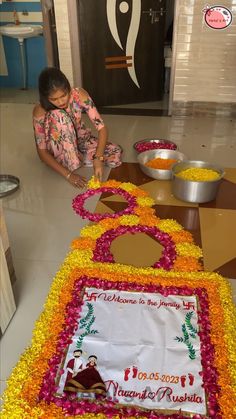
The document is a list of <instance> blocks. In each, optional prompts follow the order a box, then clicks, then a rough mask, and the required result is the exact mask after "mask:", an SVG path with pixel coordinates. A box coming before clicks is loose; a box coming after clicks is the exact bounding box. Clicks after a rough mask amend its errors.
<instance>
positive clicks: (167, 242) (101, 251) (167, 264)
mask: <svg viewBox="0 0 236 419" xmlns="http://www.w3.org/2000/svg"><path fill="white" fill-rule="evenodd" d="M126 233H131V234H136V233H147V234H150V235H151V236H152V237H154V238H155V239H156V240H157V241H158V242H160V243H161V244H162V245H163V246H164V250H163V252H162V256H161V258H160V259H159V261H158V262H155V263H154V265H153V267H154V268H163V269H165V270H170V269H171V268H172V266H173V263H174V260H175V258H176V251H175V243H174V242H173V241H172V240H171V238H170V236H169V234H167V233H163V232H162V231H160V230H159V229H158V228H157V227H149V226H143V225H135V226H125V225H124V226H123V225H120V226H119V227H117V228H116V229H111V230H108V231H106V232H105V233H103V234H102V235H101V237H100V238H98V239H97V241H96V247H95V249H94V251H93V261H95V262H111V263H114V262H115V261H114V257H113V255H112V254H111V252H110V247H111V243H112V241H113V240H114V239H115V238H116V237H118V236H121V235H123V234H126Z"/></svg>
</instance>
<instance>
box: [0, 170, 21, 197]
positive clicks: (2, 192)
mask: <svg viewBox="0 0 236 419" xmlns="http://www.w3.org/2000/svg"><path fill="white" fill-rule="evenodd" d="M19 186H20V180H19V179H18V177H16V176H12V175H0V198H3V197H4V196H7V195H10V194H11V193H13V192H15V191H16V190H17V189H18V188H19Z"/></svg>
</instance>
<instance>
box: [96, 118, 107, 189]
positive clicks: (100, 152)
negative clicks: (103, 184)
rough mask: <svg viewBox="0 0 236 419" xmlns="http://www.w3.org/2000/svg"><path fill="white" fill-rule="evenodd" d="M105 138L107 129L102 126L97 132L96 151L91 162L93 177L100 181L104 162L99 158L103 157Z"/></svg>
mask: <svg viewBox="0 0 236 419" xmlns="http://www.w3.org/2000/svg"><path fill="white" fill-rule="evenodd" d="M107 138H108V131H107V127H106V126H105V125H104V127H103V128H101V129H100V130H99V131H98V145H97V150H96V153H95V156H94V160H93V169H94V175H95V176H96V178H97V179H99V180H100V181H101V180H102V175H103V167H104V162H103V160H100V157H103V155H104V150H105V147H106V143H107Z"/></svg>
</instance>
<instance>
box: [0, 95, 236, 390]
mask: <svg viewBox="0 0 236 419" xmlns="http://www.w3.org/2000/svg"><path fill="white" fill-rule="evenodd" d="M22 97H23V96H22ZM13 100H14V97H13V98H12V99H11V100H7V99H5V103H4V99H3V98H2V99H1V102H2V103H1V109H0V111H1V143H2V144H1V150H2V152H1V173H5V174H12V175H15V176H18V177H19V178H20V182H21V187H20V189H19V190H18V191H17V192H16V193H15V194H13V195H11V196H9V197H6V198H3V199H2V205H3V207H4V214H5V218H6V222H7V228H8V233H9V238H10V245H11V251H12V255H13V261H14V266H15V271H16V276H17V282H16V284H15V289H14V291H15V295H16V301H17V311H16V313H15V315H14V317H13V319H12V321H11V323H10V325H9V327H8V329H7V330H6V332H5V334H4V336H3V338H2V340H1V377H0V379H1V388H4V386H5V380H6V379H7V377H8V376H9V374H10V372H11V369H12V368H13V366H14V365H15V364H16V362H17V360H18V359H19V356H20V354H21V353H22V352H23V351H24V349H25V347H26V346H27V345H28V344H29V343H30V337H31V333H32V329H33V326H34V322H35V321H36V319H37V318H38V316H39V314H40V312H41V311H42V308H43V303H44V301H45V298H46V296H47V293H48V290H49V287H50V284H51V281H52V278H53V276H54V274H55V272H56V271H57V270H58V269H59V267H60V264H61V263H62V261H63V259H64V257H65V255H66V253H67V252H68V250H69V245H70V242H71V240H72V239H73V238H74V237H76V236H77V235H79V232H80V229H81V227H82V226H83V225H85V223H86V221H85V220H81V219H80V218H79V217H78V216H76V215H75V214H74V212H73V210H72V208H71V201H72V198H73V197H74V196H75V195H76V193H77V192H78V191H77V190H75V189H73V188H72V187H71V185H70V184H69V183H67V182H66V181H65V179H63V178H61V177H60V176H59V175H57V174H55V173H53V172H52V171H51V170H50V169H49V168H47V167H45V166H44V165H43V164H42V163H41V162H40V160H39V159H38V156H37V154H36V150H35V146H34V140H33V131H32V127H31V112H32V104H31V103H33V101H34V100H33V96H32V98H30V97H28V99H27V100H25V96H24V97H23V99H22V98H21V99H19V98H18V99H17V100H16V102H17V103H13ZM22 102H25V103H22ZM104 119H105V121H106V123H107V125H108V128H109V132H110V138H111V139H112V140H113V141H115V142H118V143H120V144H121V145H122V147H123V148H124V162H125V163H124V164H123V165H122V166H121V167H120V168H118V169H115V170H113V171H112V172H111V173H110V175H109V171H108V170H106V177H107V176H110V177H113V178H117V179H118V178H119V179H120V180H123V181H131V182H133V183H136V184H137V185H140V186H141V185H142V187H143V188H144V189H145V190H147V191H148V192H149V193H150V194H151V195H152V196H153V197H154V199H155V201H156V211H157V213H159V215H160V216H161V217H163V218H166V217H168V218H176V219H177V220H178V221H179V222H180V223H181V224H183V225H184V227H185V228H186V229H189V230H191V231H192V232H193V234H194V237H195V240H196V242H197V243H198V244H200V245H202V246H203V250H204V263H205V268H206V269H209V270H219V268H220V270H221V272H222V273H224V275H228V276H230V277H231V278H236V271H235V259H236V248H235V246H236V245H235V243H236V242H235V229H236V227H235V226H236V211H235V209H236V208H235V207H236V189H235V181H236V142H235V138H236V123H235V121H232V120H230V119H223V118H219V119H215V118H176V117H173V118H170V117H153V116H150V117H148V116H139V117H137V116H121V115H105V116H104ZM150 137H152V138H153V137H157V138H167V139H170V140H173V141H175V142H176V143H177V144H178V147H179V149H180V150H181V151H182V152H183V153H185V154H186V155H187V156H188V157H189V158H190V159H201V160H208V161H210V162H215V163H218V164H221V165H222V166H224V167H225V168H231V169H227V170H226V177H225V180H224V182H223V185H222V188H221V191H220V193H219V196H218V200H217V201H216V203H213V204H210V205H209V206H208V205H206V206H202V205H201V206H199V207H198V206H191V205H186V203H183V202H181V201H177V200H175V199H174V197H173V196H172V195H171V190H170V183H169V182H167V181H165V182H158V181H153V180H152V179H150V178H147V177H146V176H145V175H143V174H142V173H141V172H140V170H139V167H138V166H137V164H136V153H135V151H134V149H133V147H132V144H133V143H134V142H135V141H137V140H139V139H142V138H150ZM83 172H84V173H85V174H86V176H87V178H89V177H90V176H91V174H92V172H91V169H86V170H85V169H84V171H83ZM97 199H98V197H97V198H96V199H93V200H92V199H91V200H89V202H88V205H89V208H90V210H91V211H93V210H94V209H95V208H96V205H98V206H97V208H98V209H99V208H101V206H104V207H103V208H109V209H110V210H111V211H113V210H114V209H115V208H116V207H117V205H124V204H122V202H119V201H117V200H116V198H114V197H113V198H110V197H106V198H104V199H103V200H102V204H101V202H99V203H97ZM123 239H124V238H123ZM117 240H118V239H117ZM120 240H122V238H120ZM143 240H145V246H143ZM126 244H127V241H126V238H125V241H122V243H121V244H119V242H118V241H117V243H116V244H115V242H114V245H115V248H114V249H113V251H114V252H117V256H116V257H118V258H122V257H123V256H124V255H123V256H122V254H121V249H122V247H124V246H125V245H126ZM136 244H137V246H140V248H141V253H142V254H143V259H142V261H141V263H143V264H148V263H150V264H151V263H152V257H154V256H155V254H154V253H153V249H152V241H151V240H149V238H145V239H144V238H143V237H138V238H137V242H136ZM149 245H150V246H149ZM129 248H130V244H129ZM143 249H148V251H147V253H146V254H145V252H143ZM155 251H156V249H155ZM124 262H125V263H129V262H130V260H128V261H127V260H126V261H124ZM229 274H230V275H229ZM231 282H232V285H233V287H234V293H236V286H235V285H236V280H235V279H234V280H231Z"/></svg>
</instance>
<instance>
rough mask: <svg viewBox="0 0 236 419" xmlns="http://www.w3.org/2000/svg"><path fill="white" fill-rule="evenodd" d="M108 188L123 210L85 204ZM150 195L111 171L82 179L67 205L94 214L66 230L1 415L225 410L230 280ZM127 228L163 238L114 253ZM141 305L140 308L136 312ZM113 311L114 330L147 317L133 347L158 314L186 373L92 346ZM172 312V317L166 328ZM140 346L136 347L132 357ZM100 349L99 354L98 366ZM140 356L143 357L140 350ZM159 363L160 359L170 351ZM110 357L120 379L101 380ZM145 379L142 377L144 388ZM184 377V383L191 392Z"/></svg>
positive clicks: (234, 390) (230, 377)
mask: <svg viewBox="0 0 236 419" xmlns="http://www.w3.org/2000/svg"><path fill="white" fill-rule="evenodd" d="M107 192H109V194H114V195H115V194H119V195H121V196H122V197H123V198H124V199H125V200H126V201H127V207H126V209H125V210H123V211H122V212H120V213H115V214H96V213H95V214H91V213H90V212H89V211H87V210H86V209H85V207H84V205H85V201H86V199H88V198H89V197H91V196H93V195H94V194H96V193H99V194H100V193H107ZM153 204H154V202H153V201H152V199H151V198H150V197H149V196H148V194H146V192H144V191H142V190H141V189H139V188H138V187H136V186H135V185H133V184H131V183H121V182H117V181H113V180H110V181H107V182H104V183H102V184H100V183H99V182H97V181H95V180H94V179H91V181H90V182H89V189H88V191H87V192H86V193H85V194H82V195H79V196H78V197H76V198H75V199H74V201H73V208H74V210H75V211H76V212H77V213H78V214H79V215H81V216H82V217H86V218H88V219H89V220H90V221H93V222H95V223H96V224H91V225H87V226H86V227H84V228H83V229H82V230H81V234H80V237H78V238H76V239H75V240H73V242H72V245H71V248H72V249H71V252H70V253H69V254H68V256H67V257H66V259H65V261H64V262H63V264H62V265H61V267H60V270H59V272H58V273H57V275H56V276H55V278H54V281H53V283H52V286H51V289H50V292H49V295H48V297H47V300H46V303H45V306H44V311H43V312H42V314H41V316H40V318H39V319H38V321H37V323H36V326H35V329H34V332H33V338H32V342H31V345H30V347H28V348H27V349H26V351H25V352H24V353H23V355H22V356H21V358H20V360H19V362H18V364H17V365H16V367H15V368H14V370H13V372H12V374H11V376H10V378H9V379H8V383H7V389H6V390H5V392H4V395H3V400H4V404H3V408H2V413H1V417H3V418H4V419H18V418H19V419H21V418H42V419H62V418H64V417H67V418H101V419H102V418H106V417H107V418H117V419H118V418H124V417H129V418H150V419H154V418H159V419H161V418H163V419H164V418H168V419H170V418H175V419H184V418H186V419H187V418H189V417H191V418H193V419H200V418H205V419H208V418H209V419H210V418H211V419H220V418H223V419H233V418H234V417H235V415H236V410H235V400H236V369H235V364H236V345H235V342H236V341H235V337H236V315H235V307H234V304H233V302H232V294H231V289H230V285H229V283H228V281H227V280H225V279H224V278H222V277H221V276H220V275H218V274H217V273H211V272H204V271H203V268H202V263H201V258H202V250H201V249H200V248H199V247H198V246H196V245H195V244H194V242H193V238H192V235H191V234H190V233H189V232H187V231H184V230H183V228H182V226H181V225H180V224H178V223H177V222H176V221H175V220H171V219H166V220H163V219H160V218H158V217H157V216H155V211H154V209H153V208H152V205H153ZM137 232H142V233H147V234H149V235H151V236H152V237H154V239H155V240H157V241H158V242H159V243H161V245H162V246H163V252H162V255H161V257H160V259H159V260H158V261H156V263H155V264H154V266H153V267H142V268H137V267H135V266H129V265H122V264H118V263H115V262H114V256H113V255H112V253H111V251H110V247H111V243H112V240H114V239H115V238H116V237H118V236H119V235H123V234H126V233H127V234H135V233H137ZM140 306H143V307H144V308H143V310H144V311H143V313H145V315H144V316H143V317H142V318H141V319H139V320H138V317H139V316H138V314H139V307H140ZM121 309H122V310H121ZM103 310H104V314H103V315H101V313H103ZM119 313H120V314H119ZM122 313H125V315H123V317H122ZM132 313H134V314H132ZM116 316H118V317H117V319H120V321H121V323H122V321H123V328H124V330H125V328H126V322H129V321H130V322H131V323H130V324H133V327H132V328H130V333H129V334H130V335H132V333H133V334H134V333H136V332H135V330H132V329H135V324H136V323H137V322H138V321H139V322H141V323H140V324H143V322H144V321H146V322H147V323H146V326H145V327H143V331H142V334H144V335H143V336H144V337H143V338H142V339H143V340H141V344H140V348H142V347H143V346H145V345H144V342H145V341H146V340H147V339H150V335H151V334H152V333H151V334H150V333H148V335H147V336H148V338H147V336H146V337H145V328H147V329H148V328H149V327H151V329H150V330H151V331H152V329H153V332H154V329H156V328H157V326H155V327H154V323H153V322H152V321H153V320H152V319H154V318H155V322H156V323H155V324H156V325H157V324H158V321H160V325H163V322H165V319H166V318H168V319H170V323H169V324H168V325H167V326H168V327H167V329H165V330H166V335H165V339H167V340H168V339H169V340H168V342H169V347H170V349H168V351H169V352H168V351H167V353H166V352H165V355H166V356H167V355H168V354H169V355H168V356H172V357H174V356H177V355H178V353H181V354H182V355H181V357H182V358H181V357H180V358H178V359H182V361H183V362H182V364H183V365H182V367H181V368H182V370H183V371H182V372H184V373H181V374H179V373H178V369H177V370H176V371H175V368H179V367H175V365H174V364H172V365H171V369H172V370H173V371H175V372H170V371H169V372H168V371H164V372H162V373H160V371H152V370H150V369H149V370H148V369H147V371H142V370H141V369H140V364H139V365H134V364H133V365H126V366H125V368H123V367H122V368H123V369H122V368H121V370H120V371H119V370H118V369H117V368H118V367H115V366H113V363H114V365H116V361H117V359H116V358H117V356H118V357H119V352H117V344H116V342H115V343H113V348H112V347H111V348H110V350H111V351H113V352H112V353H113V354H116V356H113V357H112V359H109V351H108V352H107V351H106V350H107V349H106V348H107V347H108V346H107V345H105V346H104V347H103V348H102V351H101V348H100V349H99V347H100V346H101V344H103V339H102V336H103V337H104V336H105V335H106V334H107V336H110V337H111V338H112V336H113V335H114V336H116V339H118V337H119V334H120V333H122V328H119V327H114V328H113V329H112V327H111V326H112V325H113V323H114V322H115V320H114V319H115V318H116ZM119 316H120V317H119ZM132 316H133V317H134V320H133V323H132V321H131V320H130V318H131V319H132ZM162 316H163V317H162ZM168 316H169V317H168ZM178 316H179V317H178ZM159 318H160V320H158V319H159ZM177 318H178V319H179V320H178V321H177V320H176V319H177ZM148 319H149V320H150V323H148V321H149V320H148ZM104 322H105V323H104ZM112 322H113V323H112ZM175 322H177V323H176V325H177V327H174V329H173V331H172V327H173V324H175ZM118 323H119V322H118ZM109 324H110V328H109ZM114 324H116V323H114ZM171 324H172V326H171ZM150 325H152V326H150ZM161 327H162V326H161ZM109 329H111V330H109ZM157 332H158V330H156V332H155V333H157ZM155 333H154V335H153V337H152V339H153V340H152V345H156V344H157V343H158V345H159V342H160V340H161V336H162V335H158V336H156V337H155ZM109 334H110V335H109ZM129 334H128V336H126V335H122V339H123V341H122V342H123V343H122V342H120V341H119V342H118V347H119V345H120V344H121V343H122V345H123V348H126V351H125V350H123V351H121V352H122V354H121V355H122V357H123V358H122V357H121V359H120V361H119V362H118V364H119V366H120V365H121V362H122V359H125V356H126V353H125V352H127V353H128V352H129V346H125V343H124V342H125V339H129ZM138 336H139V334H137V339H138ZM140 339H141V338H140ZM111 340H112V339H111ZM106 342H107V341H106ZM96 345H97V346H96ZM158 345H157V347H159V346H158ZM111 346H112V344H111ZM149 347H150V344H149V345H148V346H147V347H144V354H143V355H142V356H141V359H142V360H144V359H145V351H146V350H148V351H150V349H147V348H149ZM155 347H156V346H155ZM84 348H85V349H84ZM88 348H93V349H94V348H97V352H96V353H95V352H93V353H88ZM173 348H175V349H174V350H173ZM105 349H106V350H105ZM162 349H163V348H162ZM99 351H100V352H99ZM132 351H135V349H132ZM175 352H176V354H177V355H175ZM98 353H99V356H97V354H98ZM141 353H142V352H141ZM148 354H149V355H150V354H152V352H148ZM158 354H159V356H158V357H157V363H158V362H160V366H161V365H162V363H164V360H163V362H161V361H159V360H158V358H160V357H161V352H158ZM72 355H73V356H72ZM154 355H155V352H154ZM102 356H104V359H105V361H104V364H103V366H102V364H101V368H100V369H99V361H101V358H102ZM178 356H179V355H178ZM70 358H73V359H70ZM85 358H86V366H84V363H85V361H84V359H85ZM138 359H139V357H137V358H136V361H137V360H138ZM171 359H172V358H171ZM173 359H174V358H173ZM143 362H144V361H143ZM145 362H146V365H149V364H148V362H149V361H148V360H146V361H145ZM75 365H76V368H75ZM104 365H106V368H107V371H106V369H104V368H105V367H104ZM163 365H164V364H163ZM166 365H167V367H166V368H168V362H167V364H166ZM185 365H188V367H186V368H187V369H186V373H185ZM113 368H114V371H117V376H119V378H118V377H115V376H112V379H110V380H108V379H107V376H106V374H108V373H109V374H110V375H112V373H113V372H114V371H113ZM78 377H79V378H78ZM119 380H120V381H119ZM111 383H112V384H111ZM120 383H122V385H121V384H120ZM134 383H135V385H136V387H135V388H136V390H134V388H133V387H132V391H131V390H129V391H128V390H127V389H128V388H129V387H128V386H130V389H131V384H132V385H133V384H134ZM145 383H147V384H148V385H146V386H145V387H144V385H145ZM170 383H172V384H170ZM196 383H198V384H199V385H198V384H196ZM194 386H195V387H194ZM111 387H112V388H113V393H111ZM153 388H155V391H154V390H153ZM193 388H194V392H193V390H192V392H190V390H191V389H193ZM137 389H143V390H142V391H141V390H137ZM176 389H178V391H177V390H176ZM189 392H190V393H189ZM157 396H158V397H159V398H158V397H157ZM134 400H135V401H134ZM157 405H158V408H157ZM168 407H169V408H168Z"/></svg>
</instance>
